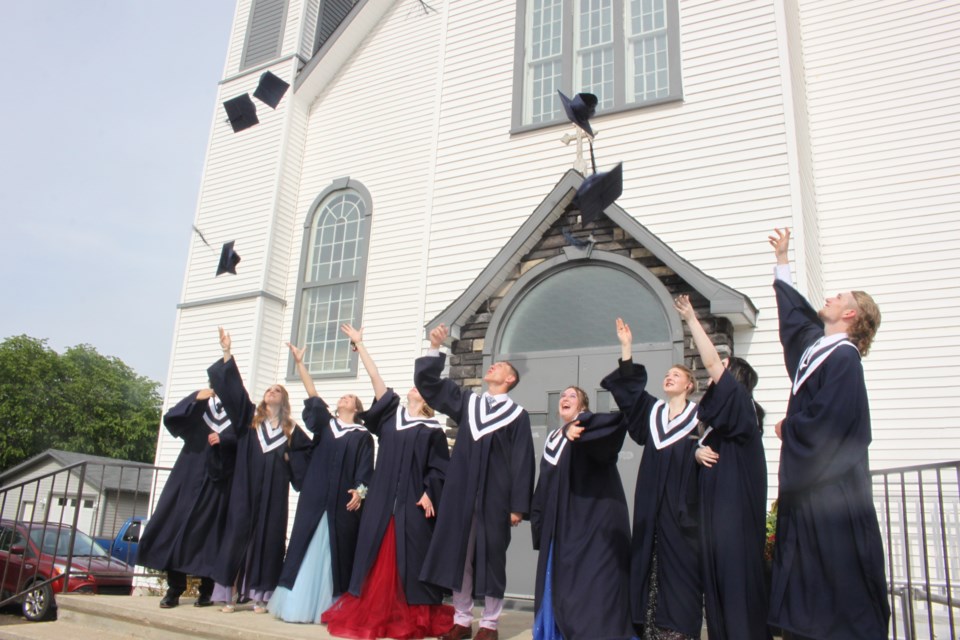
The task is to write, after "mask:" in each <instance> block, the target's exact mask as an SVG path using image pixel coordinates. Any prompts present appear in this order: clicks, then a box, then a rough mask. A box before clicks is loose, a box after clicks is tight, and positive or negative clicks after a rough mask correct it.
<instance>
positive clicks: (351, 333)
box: [340, 322, 363, 351]
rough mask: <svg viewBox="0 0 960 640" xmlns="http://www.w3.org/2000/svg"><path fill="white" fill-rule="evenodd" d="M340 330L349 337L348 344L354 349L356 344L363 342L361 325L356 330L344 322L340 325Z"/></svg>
mask: <svg viewBox="0 0 960 640" xmlns="http://www.w3.org/2000/svg"><path fill="white" fill-rule="evenodd" d="M340 331H342V332H343V335H345V336H347V337H348V338H350V346H351V347H352V348H353V350H354V351H356V350H357V345H358V344H360V343H361V342H363V327H360V329H359V331H358V330H357V329H354V328H353V327H352V326H350V325H349V324H347V323H346V322H345V323H343V324H342V325H340Z"/></svg>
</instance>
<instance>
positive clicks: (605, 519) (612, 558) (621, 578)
mask: <svg viewBox="0 0 960 640" xmlns="http://www.w3.org/2000/svg"><path fill="white" fill-rule="evenodd" d="M589 409H590V406H589V400H588V398H587V394H586V393H585V392H584V391H583V389H581V388H579V387H567V388H566V389H564V390H563V392H562V393H561V394H560V400H559V407H558V413H559V416H560V420H561V422H562V426H560V427H559V428H558V429H555V430H554V431H553V432H551V433H550V434H549V435H548V436H547V439H546V442H545V444H544V450H543V457H542V458H541V459H540V478H539V480H538V481H537V488H536V491H534V494H533V506H532V509H531V512H530V524H531V529H532V532H533V547H534V549H538V550H539V551H540V556H539V559H538V561H537V587H536V601H535V611H536V616H535V620H534V626H533V638H534V640H561V639H562V640H597V639H600V638H604V639H607V640H614V639H621V640H627V639H629V638H633V637H634V628H633V623H632V621H631V616H630V598H629V578H630V516H629V512H628V510H627V499H626V496H625V495H624V493H623V483H622V482H621V481H620V473H619V471H618V470H617V457H618V455H619V453H620V448H621V447H622V446H623V439H624V436H625V435H626V431H625V428H624V426H625V425H624V422H623V419H622V418H623V416H622V414H620V413H603V414H595V413H591V412H590V410H589Z"/></svg>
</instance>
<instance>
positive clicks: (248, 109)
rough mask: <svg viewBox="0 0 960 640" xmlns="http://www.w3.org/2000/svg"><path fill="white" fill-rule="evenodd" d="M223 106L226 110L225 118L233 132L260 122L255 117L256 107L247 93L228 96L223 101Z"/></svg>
mask: <svg viewBox="0 0 960 640" xmlns="http://www.w3.org/2000/svg"><path fill="white" fill-rule="evenodd" d="M223 108H224V110H226V112H227V118H228V119H229V120H230V126H231V127H233V132H234V133H237V132H239V131H243V130H244V129H249V128H250V127H252V126H253V125H255V124H257V123H259V122H260V120H259V119H258V118H257V107H256V105H254V104H253V100H251V99H250V94H249V93H245V94H243V95H242V96H237V97H236V98H230V99H229V100H227V101H226V102H224V103H223Z"/></svg>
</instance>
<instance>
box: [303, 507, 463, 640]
mask: <svg viewBox="0 0 960 640" xmlns="http://www.w3.org/2000/svg"><path fill="white" fill-rule="evenodd" d="M320 621H321V622H323V623H324V624H326V625H327V631H328V632H329V633H330V635H333V636H338V637H341V638H358V639H361V640H366V639H371V640H372V639H375V638H398V639H399V640H407V639H409V638H427V637H436V636H439V635H441V634H444V633H446V632H447V631H449V630H450V628H451V627H452V626H453V607H451V606H450V605H444V604H435V605H427V604H419V605H410V604H407V599H406V597H405V596H404V594H403V586H402V585H401V583H400V572H399V571H398V570H397V541H396V531H395V530H394V526H393V518H392V517H391V518H390V522H389V524H388V525H387V531H386V533H384V535H383V542H382V543H381V544H380V552H379V553H378V554H377V560H376V562H374V564H373V568H372V569H370V573H369V575H368V576H367V581H366V582H364V584H363V589H362V590H361V591H360V597H359V598H358V597H356V596H354V595H352V594H350V593H345V594H343V596H341V597H340V599H339V600H337V601H336V602H334V603H333V606H331V607H330V608H329V609H327V610H326V611H325V612H324V613H323V616H321V618H320Z"/></svg>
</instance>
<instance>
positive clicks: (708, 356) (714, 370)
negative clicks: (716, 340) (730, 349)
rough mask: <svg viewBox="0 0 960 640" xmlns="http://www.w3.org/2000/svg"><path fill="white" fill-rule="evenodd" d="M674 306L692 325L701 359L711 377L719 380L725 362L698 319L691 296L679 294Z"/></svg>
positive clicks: (694, 339) (688, 324)
mask: <svg viewBox="0 0 960 640" xmlns="http://www.w3.org/2000/svg"><path fill="white" fill-rule="evenodd" d="M673 308H674V309H676V310H677V312H678V313H679V314H680V317H681V318H683V319H684V321H685V322H686V323H687V326H688V327H690V335H692V336H693V343H694V344H695V345H697V351H698V352H699V353H700V360H701V361H702V362H703V367H704V369H706V370H707V373H709V374H710V379H711V380H713V381H714V382H719V381H720V376H721V375H722V374H723V362H722V361H721V360H720V354H719V353H717V348H716V347H715V346H713V342H712V341H711V340H710V336H708V335H707V332H706V331H704V330H703V326H702V325H701V324H700V320H698V319H697V312H696V311H694V310H693V305H692V304H690V296H688V295H682V296H677V299H676V300H674V301H673Z"/></svg>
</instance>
